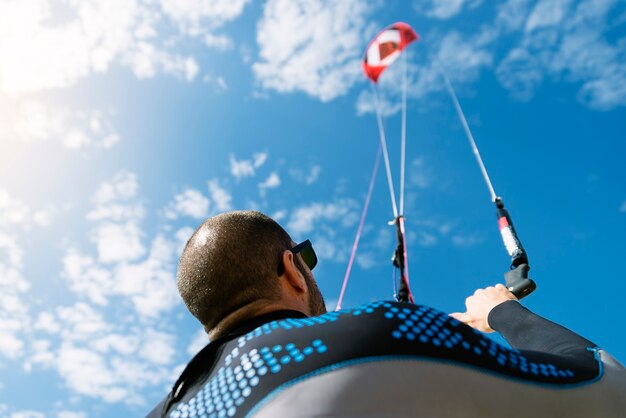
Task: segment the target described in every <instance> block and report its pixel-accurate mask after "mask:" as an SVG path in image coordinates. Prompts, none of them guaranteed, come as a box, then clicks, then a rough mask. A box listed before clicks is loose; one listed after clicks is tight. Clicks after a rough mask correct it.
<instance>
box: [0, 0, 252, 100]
mask: <svg viewBox="0 0 626 418" xmlns="http://www.w3.org/2000/svg"><path fill="white" fill-rule="evenodd" d="M194 3H198V2H193V1H187V2H180V1H177V2H173V1H165V2H164V3H163V5H162V6H163V9H162V10H161V9H160V7H159V6H160V5H159V4H155V3H152V2H143V1H136V0H90V1H82V2H65V3H64V4H63V9H62V8H61V5H60V4H59V3H58V2H55V1H51V0H35V1H30V2H19V1H5V2H4V3H3V14H2V17H0V55H2V56H3V60H2V62H0V91H4V92H6V93H11V94H16V93H22V92H32V91H39V90H42V89H50V88H62V87H67V86H71V85H73V84H74V83H76V82H77V81H78V80H80V79H81V78H84V77H86V76H88V75H90V74H92V73H103V72H106V71H107V70H108V69H109V68H110V67H112V65H113V64H121V65H126V66H129V67H130V68H132V69H133V71H134V72H135V74H136V75H137V76H139V77H152V76H154V75H155V74H156V73H157V72H158V71H163V72H165V73H171V74H175V75H179V76H182V77H184V78H186V79H188V80H191V79H193V78H194V76H195V74H196V73H197V63H196V62H195V60H194V59H193V57H190V56H183V55H180V54H179V53H178V52H177V48H176V47H177V44H176V42H172V41H169V42H159V38H160V37H165V36H166V33H167V31H168V30H171V28H170V27H168V26H170V25H169V23H170V21H174V23H178V24H179V26H180V27H181V30H182V31H183V33H184V34H185V35H194V33H193V31H188V27H189V25H184V24H183V23H184V22H190V23H199V20H198V19H193V18H192V17H193V16H196V17H198V18H200V19H204V18H207V19H209V20H210V24H209V23H207V22H205V23H206V25H204V26H203V25H196V26H197V31H202V32H203V33H205V34H209V33H210V31H211V30H212V29H214V28H217V27H218V26H220V25H221V24H222V23H223V22H225V21H228V20H232V19H235V18H236V17H237V16H238V15H239V14H240V13H241V9H242V8H243V5H245V3H247V1H245V0H242V1H235V2H231V1H228V2H225V1H220V2H215V1H213V2H202V4H204V5H205V7H203V8H196V9H195V10H192V8H193V7H195V6H196V5H195V4H194ZM226 3H228V4H226ZM185 6H188V7H187V8H186V9H185ZM162 11H165V13H162ZM190 12H195V13H193V16H192V14H190ZM59 16H63V18H61V19H59ZM183 27H184V28H183ZM194 66H195V67H196V68H195V69H194Z"/></svg>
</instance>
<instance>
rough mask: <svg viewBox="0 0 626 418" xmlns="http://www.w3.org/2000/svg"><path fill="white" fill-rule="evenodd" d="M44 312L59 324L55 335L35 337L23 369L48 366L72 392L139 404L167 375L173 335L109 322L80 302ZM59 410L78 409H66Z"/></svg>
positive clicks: (167, 379)
mask: <svg viewBox="0 0 626 418" xmlns="http://www.w3.org/2000/svg"><path fill="white" fill-rule="evenodd" d="M46 315H48V316H52V317H53V318H52V321H53V322H55V323H58V324H60V325H61V326H60V327H59V328H58V329H57V330H56V333H57V334H58V337H59V339H58V340H56V339H55V340H54V343H53V344H51V343H50V342H48V341H36V342H35V345H36V346H38V347H39V348H35V349H34V350H33V351H34V352H33V354H32V356H31V357H30V358H29V359H28V362H27V363H26V367H27V370H29V369H30V368H32V367H33V366H41V367H44V368H52V369H54V370H56V371H57V372H58V373H59V375H60V377H61V378H62V379H63V381H64V383H65V386H66V387H67V388H68V389H69V390H70V391H71V392H72V393H74V394H78V395H81V396H88V397H92V398H98V399H100V400H102V401H104V402H107V403H120V402H123V403H127V404H140V403H142V402H143V401H142V394H143V393H145V389H146V388H147V387H158V388H161V387H162V385H163V383H164V382H165V381H169V380H170V379H171V377H170V376H169V373H170V368H171V366H172V360H173V356H174V353H175V349H174V337H173V335H170V334H169V333H165V332H163V331H159V330H157V329H155V328H153V327H150V326H147V327H146V326H140V327H138V326H136V325H135V324H134V323H133V322H126V323H124V322H122V323H120V322H109V321H107V320H106V319H105V317H104V316H103V315H102V314H101V313H99V312H98V311H97V310H95V309H93V308H92V307H90V306H89V305H87V304H85V303H77V304H75V305H73V306H68V307H59V308H57V309H56V310H55V312H53V313H46ZM59 416H60V417H61V416H67V417H74V416H76V417H80V416H83V415H82V413H80V412H75V413H72V412H70V411H66V415H62V413H59Z"/></svg>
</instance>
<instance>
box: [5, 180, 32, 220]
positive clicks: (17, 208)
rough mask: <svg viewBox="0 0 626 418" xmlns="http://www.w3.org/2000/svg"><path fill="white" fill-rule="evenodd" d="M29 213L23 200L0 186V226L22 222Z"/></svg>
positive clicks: (26, 218)
mask: <svg viewBox="0 0 626 418" xmlns="http://www.w3.org/2000/svg"><path fill="white" fill-rule="evenodd" d="M29 214H30V209H29V208H28V206H26V204H25V203H24V202H22V201H20V200H18V199H16V198H14V197H12V196H11V195H10V194H9V192H8V191H7V190H4V189H2V188H0V227H2V226H8V225H12V224H21V223H24V222H26V221H27V220H28V218H29Z"/></svg>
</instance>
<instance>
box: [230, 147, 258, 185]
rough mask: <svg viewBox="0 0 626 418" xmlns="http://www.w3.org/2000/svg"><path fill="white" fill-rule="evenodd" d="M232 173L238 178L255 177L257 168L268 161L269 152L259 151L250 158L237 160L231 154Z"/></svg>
mask: <svg viewBox="0 0 626 418" xmlns="http://www.w3.org/2000/svg"><path fill="white" fill-rule="evenodd" d="M229 161H230V173H231V174H232V175H233V177H235V178H236V179H237V180H241V179H242V178H243V177H253V176H254V175H255V172H256V169H257V168H259V167H261V166H262V165H263V164H265V161H267V153H265V152H259V153H256V154H254V155H253V156H252V159H250V160H237V159H236V158H235V156H234V155H232V154H230V155H229Z"/></svg>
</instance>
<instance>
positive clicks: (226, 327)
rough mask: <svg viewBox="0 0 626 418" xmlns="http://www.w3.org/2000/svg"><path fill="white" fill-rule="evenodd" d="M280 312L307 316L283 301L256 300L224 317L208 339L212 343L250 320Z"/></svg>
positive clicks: (210, 332) (211, 331)
mask: <svg viewBox="0 0 626 418" xmlns="http://www.w3.org/2000/svg"><path fill="white" fill-rule="evenodd" d="M281 310H294V311H298V312H301V313H302V314H303V315H305V316H309V315H308V313H307V312H302V310H301V309H297V307H295V306H291V305H288V304H285V303H284V302H283V301H270V300H256V301H254V302H252V303H249V304H247V305H245V306H242V307H241V308H238V309H236V310H234V311H233V312H231V313H229V314H228V315H226V316H225V317H224V318H223V319H222V320H221V321H220V322H218V323H217V325H215V326H214V327H213V328H212V329H211V330H210V331H209V332H208V334H209V339H210V340H211V341H213V340H215V339H217V338H219V337H221V336H223V335H225V334H227V333H228V332H229V331H231V330H232V329H234V328H237V326H239V325H240V324H242V323H243V322H245V321H248V320H250V319H252V318H256V317H257V316H261V315H264V314H267V313H270V312H275V311H281Z"/></svg>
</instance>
